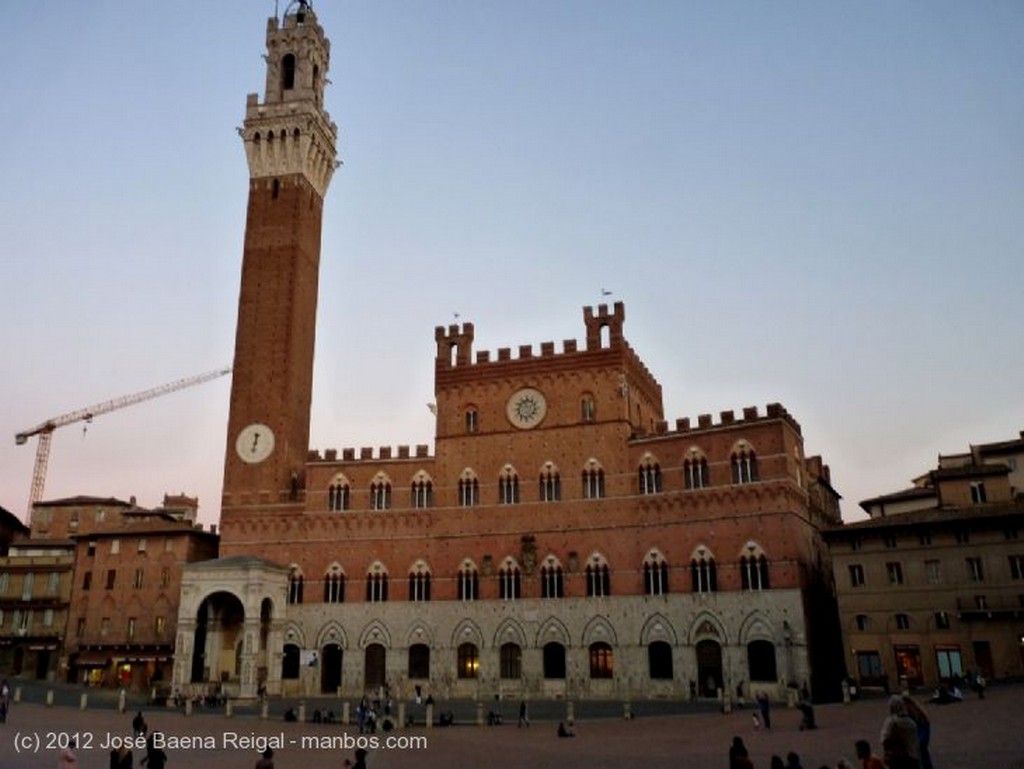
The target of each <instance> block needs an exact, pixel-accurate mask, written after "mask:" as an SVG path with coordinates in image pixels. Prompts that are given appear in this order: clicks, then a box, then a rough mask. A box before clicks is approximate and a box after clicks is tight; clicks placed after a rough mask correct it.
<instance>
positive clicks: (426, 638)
mask: <svg viewBox="0 0 1024 769" xmlns="http://www.w3.org/2000/svg"><path fill="white" fill-rule="evenodd" d="M415 644H425V645H426V646H429V647H431V648H433V646H434V631H433V630H431V629H430V627H428V626H427V625H426V623H423V622H419V621H416V622H415V623H414V624H413V626H412V627H410V628H409V632H408V633H406V635H405V645H406V646H414V645H415Z"/></svg>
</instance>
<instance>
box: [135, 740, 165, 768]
mask: <svg viewBox="0 0 1024 769" xmlns="http://www.w3.org/2000/svg"><path fill="white" fill-rule="evenodd" d="M156 734H157V733H156V732H150V734H149V736H148V737H147V738H146V755H145V756H144V757H143V759H142V761H141V763H142V765H143V766H145V767H147V769H164V767H165V766H167V754H166V753H164V752H163V750H161V749H160V748H158V747H157V746H156Z"/></svg>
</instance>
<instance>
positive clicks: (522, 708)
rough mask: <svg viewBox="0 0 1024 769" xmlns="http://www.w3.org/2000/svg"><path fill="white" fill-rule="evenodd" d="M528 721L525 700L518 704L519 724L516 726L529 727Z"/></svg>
mask: <svg viewBox="0 0 1024 769" xmlns="http://www.w3.org/2000/svg"><path fill="white" fill-rule="evenodd" d="M529 725H530V719H529V718H527V717H526V700H521V701H520V702H519V723H518V724H517V726H529Z"/></svg>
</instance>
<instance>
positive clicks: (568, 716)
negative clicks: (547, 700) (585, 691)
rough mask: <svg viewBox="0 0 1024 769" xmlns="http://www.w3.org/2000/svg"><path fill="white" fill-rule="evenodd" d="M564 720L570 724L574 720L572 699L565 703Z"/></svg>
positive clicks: (574, 712)
mask: <svg viewBox="0 0 1024 769" xmlns="http://www.w3.org/2000/svg"><path fill="white" fill-rule="evenodd" d="M565 720H566V721H568V722H569V723H570V724H571V723H574V722H575V721H576V703H575V702H573V701H572V700H569V701H568V702H566V703H565Z"/></svg>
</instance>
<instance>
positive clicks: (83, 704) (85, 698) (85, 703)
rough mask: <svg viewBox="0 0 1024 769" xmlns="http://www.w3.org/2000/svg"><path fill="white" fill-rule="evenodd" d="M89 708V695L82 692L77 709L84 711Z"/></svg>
mask: <svg viewBox="0 0 1024 769" xmlns="http://www.w3.org/2000/svg"><path fill="white" fill-rule="evenodd" d="M88 707H89V695H88V694H86V693H85V692H82V696H81V697H79V698H78V709H79V710H85V709H86V708H88Z"/></svg>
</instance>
